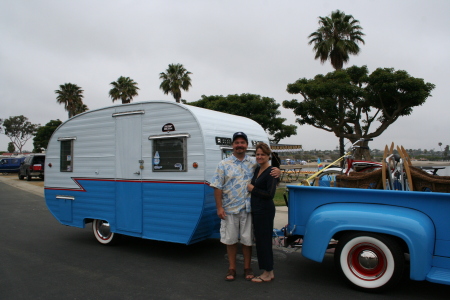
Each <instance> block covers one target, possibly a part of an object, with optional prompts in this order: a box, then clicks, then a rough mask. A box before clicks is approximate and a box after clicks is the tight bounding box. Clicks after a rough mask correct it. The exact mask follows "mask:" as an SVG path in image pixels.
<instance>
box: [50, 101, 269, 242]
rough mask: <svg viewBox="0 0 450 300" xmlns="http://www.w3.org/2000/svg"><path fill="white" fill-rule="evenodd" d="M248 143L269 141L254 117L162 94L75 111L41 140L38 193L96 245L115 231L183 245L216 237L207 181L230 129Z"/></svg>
mask: <svg viewBox="0 0 450 300" xmlns="http://www.w3.org/2000/svg"><path fill="white" fill-rule="evenodd" d="M237 131H243V132H245V133H246V134H247V136H248V139H249V149H252V148H253V149H254V146H255V144H256V143H257V142H258V141H263V142H265V143H268V138H267V135H266V133H265V131H264V129H263V128H262V127H261V126H260V125H259V124H257V123H256V122H254V121H253V120H250V119H247V118H243V117H238V116H234V115H229V114H225V113H220V112H216V111H211V110H207V109H202V108H198V107H194V106H190V105H185V104H179V103H175V102H168V101H151V102H140V103H133V104H122V105H115V106H110V107H106V108H102V109H97V110H91V111H88V112H85V113H82V114H79V115H77V116H75V117H73V118H71V119H69V120H68V121H66V122H64V123H63V124H61V126H59V127H58V129H57V130H56V131H55V132H54V133H53V136H52V138H51V139H50V142H49V144H48V148H47V152H46V155H47V156H46V162H45V164H46V165H45V168H46V169H45V172H46V175H45V200H46V203H47V206H48V209H49V210H50V212H51V213H52V214H53V215H54V217H55V218H56V219H57V220H58V221H59V222H61V223H62V224H64V225H69V226H75V227H80V228H84V227H85V225H86V224H87V223H91V222H92V224H93V226H92V228H93V232H94V235H95V237H96V238H97V240H98V241H99V242H100V243H102V244H110V243H112V242H113V241H115V240H116V239H117V238H118V237H119V236H120V235H121V234H122V235H129V236H136V237H141V238H146V239H152V240H160V241H169V242H175V243H183V244H192V243H195V242H199V241H201V240H204V239H207V238H211V237H217V236H218V232H219V223H220V222H219V221H220V219H219V218H218V217H217V214H216V206H215V200H214V195H213V188H211V187H210V186H209V183H208V181H209V180H211V178H212V175H213V173H214V170H215V169H216V167H217V164H218V163H219V161H220V160H222V159H223V158H224V157H227V156H228V155H230V154H231V153H232V148H231V138H232V136H233V133H235V132H237Z"/></svg>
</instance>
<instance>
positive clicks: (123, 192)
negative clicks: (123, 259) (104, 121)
mask: <svg viewBox="0 0 450 300" xmlns="http://www.w3.org/2000/svg"><path fill="white" fill-rule="evenodd" d="M143 113H144V111H134V112H126V113H116V114H114V116H115V117H116V118H115V120H116V166H115V167H116V226H117V229H118V230H124V231H128V232H135V233H142V173H141V169H140V162H141V160H142V147H141V146H142V142H141V138H142V126H141V123H142V114H143Z"/></svg>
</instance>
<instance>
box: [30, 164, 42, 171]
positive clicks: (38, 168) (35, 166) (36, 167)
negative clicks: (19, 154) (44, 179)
mask: <svg viewBox="0 0 450 300" xmlns="http://www.w3.org/2000/svg"><path fill="white" fill-rule="evenodd" d="M32 171H42V165H33V169H32Z"/></svg>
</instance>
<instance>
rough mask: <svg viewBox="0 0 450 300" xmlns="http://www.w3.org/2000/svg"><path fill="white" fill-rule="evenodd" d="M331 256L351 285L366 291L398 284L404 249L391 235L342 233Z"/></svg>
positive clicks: (403, 261) (403, 263) (401, 271)
mask: <svg viewBox="0 0 450 300" xmlns="http://www.w3.org/2000/svg"><path fill="white" fill-rule="evenodd" d="M334 260H335V263H336V265H337V266H339V269H340V271H341V274H342V275H343V276H344V278H345V279H346V280H347V281H348V282H349V283H350V284H351V285H353V287H356V288H357V289H360V290H364V291H369V292H380V291H384V290H386V289H389V288H390V287H392V286H394V285H395V284H397V283H398V281H399V280H400V279H401V277H402V274H403V269H404V265H405V258H404V253H403V251H402V249H401V248H400V246H399V245H398V243H397V242H395V240H394V239H392V238H391V237H388V236H385V235H381V234H376V233H369V232H355V233H352V234H348V235H345V236H343V237H342V238H341V239H340V240H339V243H338V245H337V247H336V252H335V254H334Z"/></svg>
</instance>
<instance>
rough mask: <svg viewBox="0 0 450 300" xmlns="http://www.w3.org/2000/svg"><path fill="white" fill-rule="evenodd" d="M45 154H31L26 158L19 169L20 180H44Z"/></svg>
mask: <svg viewBox="0 0 450 300" xmlns="http://www.w3.org/2000/svg"><path fill="white" fill-rule="evenodd" d="M44 165H45V154H31V155H29V156H27V157H26V158H25V160H24V161H23V162H22V164H21V165H20V168H19V179H20V180H22V179H24V178H27V180H28V181H30V180H31V178H32V177H39V178H41V179H44Z"/></svg>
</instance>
